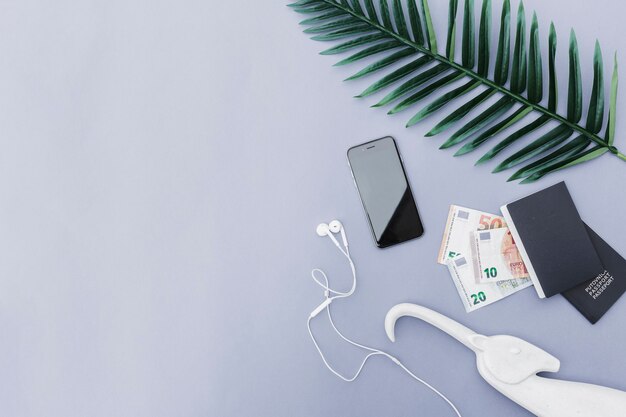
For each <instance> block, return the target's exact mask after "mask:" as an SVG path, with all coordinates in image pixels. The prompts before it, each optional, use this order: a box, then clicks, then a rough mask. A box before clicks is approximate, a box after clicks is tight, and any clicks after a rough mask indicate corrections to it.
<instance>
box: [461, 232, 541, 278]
mask: <svg viewBox="0 0 626 417" xmlns="http://www.w3.org/2000/svg"><path fill="white" fill-rule="evenodd" d="M470 241H471V254H472V264H473V267H474V277H475V278H476V282H478V283H487V282H496V281H503V280H509V279H521V278H529V275H528V270H527V269H526V265H524V261H523V260H522V257H521V255H520V253H519V250H518V249H517V245H516V244H515V240H514V239H513V235H511V232H510V231H509V228H508V227H503V228H501V229H493V230H483V231H476V232H471V233H470Z"/></svg>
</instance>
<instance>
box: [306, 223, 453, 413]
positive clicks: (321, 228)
mask: <svg viewBox="0 0 626 417" xmlns="http://www.w3.org/2000/svg"><path fill="white" fill-rule="evenodd" d="M316 232H317V235H318V236H320V237H324V236H328V237H329V238H330V239H331V240H332V241H333V243H334V244H335V246H337V248H339V250H340V251H341V253H342V254H343V255H344V256H345V257H346V259H348V262H349V263H350V269H351V270H352V286H351V287H350V289H349V290H348V291H337V290H333V289H332V288H330V283H329V281H328V277H327V276H326V273H324V271H322V270H321V269H318V268H315V269H313V270H312V271H311V276H312V277H313V281H315V282H316V283H317V284H318V285H319V286H320V287H322V288H323V289H324V301H323V302H322V303H321V304H320V305H318V306H317V307H316V308H315V309H314V310H313V311H311V314H309V317H308V319H307V329H308V330H309V335H310V336H311V340H312V341H313V344H314V345H315V348H316V349H317V352H318V353H319V354H320V356H321V358H322V361H323V362H324V365H326V367H327V368H328V369H329V370H330V371H331V372H332V373H333V374H335V375H336V376H337V377H339V378H341V379H342V380H344V381H346V382H352V381H354V380H355V379H357V378H358V376H359V375H360V374H361V371H362V370H363V367H364V366H365V363H366V362H367V361H368V359H369V358H371V357H372V356H384V357H386V358H389V359H390V360H391V361H392V362H393V363H395V364H396V365H398V366H399V367H400V368H402V369H403V370H404V371H405V372H406V373H407V374H409V376H411V377H412V378H413V379H415V380H416V381H418V382H419V383H421V384H424V385H425V386H426V387H427V388H429V389H430V390H431V391H433V392H434V393H435V394H437V395H438V396H439V397H441V398H442V399H443V400H444V401H445V402H446V403H448V405H450V407H452V409H453V410H454V412H455V413H456V415H457V416H458V417H461V413H459V410H457V408H456V407H455V406H454V404H452V402H451V401H450V400H449V399H448V398H447V397H446V396H445V395H443V394H442V393H441V392H439V391H438V390H437V389H436V388H434V387H433V386H432V385H430V384H428V383H427V382H426V381H424V380H422V379H420V378H419V377H417V376H416V375H415V374H413V372H411V371H410V370H409V369H408V368H407V367H406V366H404V365H403V364H402V362H400V361H399V360H398V359H397V358H396V357H395V356H392V355H390V354H389V353H387V352H384V351H382V350H379V349H375V348H372V347H369V346H365V345H362V344H360V343H357V342H355V341H353V340H350V339H349V338H348V337H346V336H344V335H343V333H341V332H340V331H339V329H337V327H336V326H335V323H334V321H333V318H332V315H331V311H330V305H331V303H332V302H333V301H334V300H336V299H339V298H346V297H349V296H351V295H352V294H354V291H355V290H356V268H355V266H354V262H353V261H352V257H351V256H350V250H349V249H348V238H347V236H346V231H345V230H344V227H343V225H342V224H341V222H340V221H339V220H333V221H331V222H330V223H328V224H326V223H321V224H319V225H318V226H317V229H316ZM337 233H340V234H341V240H342V243H343V247H342V245H341V244H340V243H339V241H338V240H337V239H336V238H335V236H334V234H337ZM318 275H319V276H321V278H323V280H324V282H322V281H321V280H320V279H319V277H318ZM331 294H332V295H331ZM324 310H326V313H327V315H328V321H329V322H330V325H331V326H332V328H333V330H334V331H335V332H336V333H337V334H338V335H339V337H341V338H342V339H343V340H345V341H346V342H348V343H350V344H351V345H353V346H356V347H358V348H360V349H363V350H365V351H367V352H369V353H367V355H365V358H364V359H363V361H362V362H361V365H360V366H359V368H358V369H357V371H356V373H355V374H354V375H353V376H352V377H345V376H343V375H342V374H340V373H339V372H337V371H335V369H333V367H332V366H330V364H329V363H328V361H327V360H326V357H325V356H324V353H322V350H321V348H320V346H319V344H318V343H317V340H316V339H315V336H313V331H312V330H311V320H313V319H314V318H315V317H316V316H317V315H318V314H319V313H321V312H322V311H324Z"/></svg>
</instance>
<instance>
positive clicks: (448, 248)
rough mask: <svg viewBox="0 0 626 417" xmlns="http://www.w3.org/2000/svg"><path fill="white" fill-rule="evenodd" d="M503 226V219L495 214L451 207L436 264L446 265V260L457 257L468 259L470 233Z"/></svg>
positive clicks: (504, 224)
mask: <svg viewBox="0 0 626 417" xmlns="http://www.w3.org/2000/svg"><path fill="white" fill-rule="evenodd" d="M505 226H506V223H505V221H504V218H502V217H500V216H497V215H495V214H490V213H485V212H483V211H478V210H473V209H470V208H466V207H461V206H455V205H451V206H450V210H449V211H448V221H447V222H446V228H445V230H444V232H443V240H442V241H441V247H440V248H439V256H438V257H437V262H439V263H440V264H442V265H446V261H447V260H448V259H451V258H454V257H455V256H457V255H467V256H468V257H469V256H470V236H469V234H470V232H473V231H476V230H490V229H498V228H500V227H505Z"/></svg>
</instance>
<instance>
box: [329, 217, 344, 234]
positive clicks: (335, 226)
mask: <svg viewBox="0 0 626 417" xmlns="http://www.w3.org/2000/svg"><path fill="white" fill-rule="evenodd" d="M328 228H329V229H330V231H331V232H333V233H339V231H340V230H341V229H342V228H343V225H342V224H341V222H340V221H339V220H333V221H332V222H330V223H328Z"/></svg>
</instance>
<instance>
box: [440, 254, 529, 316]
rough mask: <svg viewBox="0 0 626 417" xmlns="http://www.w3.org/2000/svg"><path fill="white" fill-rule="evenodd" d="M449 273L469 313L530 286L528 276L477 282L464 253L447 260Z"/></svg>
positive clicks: (469, 261) (470, 263)
mask: <svg viewBox="0 0 626 417" xmlns="http://www.w3.org/2000/svg"><path fill="white" fill-rule="evenodd" d="M447 265H448V269H449V270H450V275H451V276H452V280H453V281H454V285H455V287H456V289H457V291H458V293H459V296H460V297H461V301H462V302H463V306H464V307H465V311H466V312H468V313H471V312H472V311H476V310H478V309H479V308H481V307H484V306H487V305H489V304H492V303H495V302H496V301H499V300H501V299H503V298H505V297H508V296H509V295H511V294H513V293H516V292H517V291H520V290H523V289H524V288H528V287H530V286H532V285H533V284H532V281H531V280H530V279H529V278H524V279H511V280H507V281H498V282H490V283H486V284H485V283H477V282H476V280H475V278H474V268H473V266H472V262H471V260H470V259H468V257H466V256H465V255H458V256H456V257H454V258H452V259H449V260H448V261H447Z"/></svg>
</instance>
